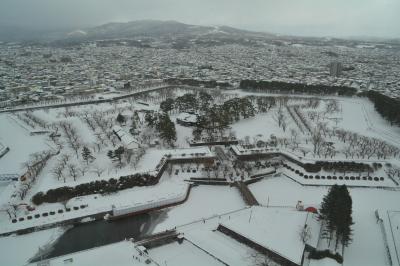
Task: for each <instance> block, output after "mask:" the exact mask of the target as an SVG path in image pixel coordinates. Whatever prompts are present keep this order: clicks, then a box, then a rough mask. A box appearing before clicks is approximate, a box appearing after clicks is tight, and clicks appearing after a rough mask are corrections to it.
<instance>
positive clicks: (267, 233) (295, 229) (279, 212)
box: [221, 207, 320, 265]
mask: <svg viewBox="0 0 400 266" xmlns="http://www.w3.org/2000/svg"><path fill="white" fill-rule="evenodd" d="M312 220H316V216H314V214H311V213H308V212H301V211H296V210H290V209H283V208H265V207H252V211H251V213H250V215H249V217H246V216H240V217H235V218H234V219H231V220H230V221H228V222H226V221H225V222H223V223H221V224H222V225H223V226H225V227H227V228H229V229H230V230H232V231H234V232H236V233H238V234H240V235H242V236H244V237H246V238H248V239H250V240H251V241H253V242H255V243H257V244H259V245H261V246H263V247H265V248H267V249H269V250H271V251H273V252H274V253H276V254H279V255H280V256H282V257H284V258H286V259H288V260H290V261H292V262H294V263H296V264H298V265H300V264H301V259H302V256H303V252H304V248H305V244H304V242H303V241H302V240H301V238H300V236H299V234H300V232H301V230H302V229H303V228H304V226H305V225H306V224H307V227H308V226H309V227H310V228H311V232H312V233H311V239H312V242H311V243H312V244H313V245H314V246H315V244H316V241H315V239H316V240H317V241H318V238H319V231H320V226H319V223H318V222H313V221H312Z"/></svg>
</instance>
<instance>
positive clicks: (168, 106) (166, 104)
mask: <svg viewBox="0 0 400 266" xmlns="http://www.w3.org/2000/svg"><path fill="white" fill-rule="evenodd" d="M173 108H174V100H173V99H171V98H167V99H165V101H163V102H161V103H160V109H161V111H163V112H165V113H168V112H170V111H171V110H172V109H173Z"/></svg>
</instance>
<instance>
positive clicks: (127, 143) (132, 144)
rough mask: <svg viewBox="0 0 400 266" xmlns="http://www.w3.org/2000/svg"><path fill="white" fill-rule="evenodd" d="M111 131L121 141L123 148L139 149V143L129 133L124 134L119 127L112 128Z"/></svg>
mask: <svg viewBox="0 0 400 266" xmlns="http://www.w3.org/2000/svg"><path fill="white" fill-rule="evenodd" d="M113 131H114V132H115V134H116V135H117V136H118V138H119V139H120V140H121V142H122V144H123V145H124V147H125V148H128V149H137V148H139V146H140V145H139V142H138V141H137V140H136V139H135V138H134V137H133V136H132V135H131V134H129V133H127V132H125V130H123V129H122V128H121V127H120V126H113Z"/></svg>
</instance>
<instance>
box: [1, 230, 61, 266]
mask: <svg viewBox="0 0 400 266" xmlns="http://www.w3.org/2000/svg"><path fill="white" fill-rule="evenodd" d="M63 232H64V229H62V228H53V229H48V230H44V231H39V232H33V233H30V234H27V235H12V236H7V237H1V238H0V247H1V249H0V265H10V266H11V265H25V264H26V263H27V261H28V260H29V259H30V258H32V257H33V256H34V255H35V254H36V253H38V252H39V247H45V246H46V245H50V244H51V243H53V242H54V241H55V240H57V238H58V237H59V236H61V234H63Z"/></svg>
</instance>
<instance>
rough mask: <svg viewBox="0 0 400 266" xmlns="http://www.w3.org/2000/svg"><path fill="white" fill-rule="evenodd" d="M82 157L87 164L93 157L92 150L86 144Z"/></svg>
mask: <svg viewBox="0 0 400 266" xmlns="http://www.w3.org/2000/svg"><path fill="white" fill-rule="evenodd" d="M82 158H83V160H85V162H86V164H89V159H90V158H92V152H91V151H90V150H89V149H88V147H86V146H84V147H83V148H82Z"/></svg>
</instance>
